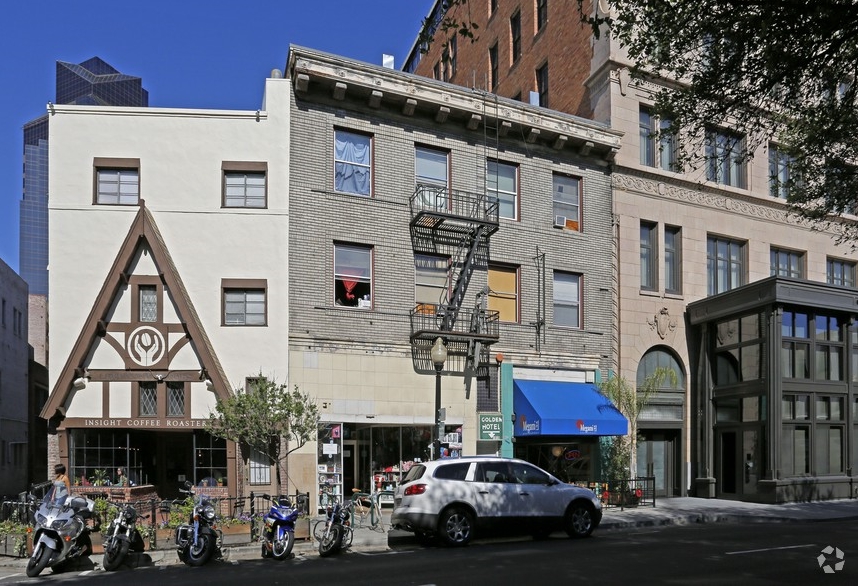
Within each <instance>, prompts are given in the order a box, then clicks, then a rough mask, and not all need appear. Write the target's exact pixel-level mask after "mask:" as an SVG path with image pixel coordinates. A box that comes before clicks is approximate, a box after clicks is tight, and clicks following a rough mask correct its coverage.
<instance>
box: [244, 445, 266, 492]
mask: <svg viewBox="0 0 858 586" xmlns="http://www.w3.org/2000/svg"><path fill="white" fill-rule="evenodd" d="M247 460H248V462H249V463H250V484H271V461H270V460H269V459H268V456H266V455H265V454H263V453H262V452H260V451H259V450H257V449H255V448H251V450H250V455H249V456H248V458H247Z"/></svg>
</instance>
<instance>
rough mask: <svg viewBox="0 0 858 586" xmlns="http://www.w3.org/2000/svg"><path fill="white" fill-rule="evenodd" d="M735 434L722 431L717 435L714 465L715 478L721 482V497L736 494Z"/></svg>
mask: <svg viewBox="0 0 858 586" xmlns="http://www.w3.org/2000/svg"><path fill="white" fill-rule="evenodd" d="M736 453H737V452H736V432H735V431H722V432H720V433H719V434H718V454H717V455H718V462H717V463H716V469H717V471H718V472H717V476H716V477H717V478H718V479H719V480H720V481H721V486H720V490H718V491H717V492H718V493H720V494H721V495H729V496H735V495H736V493H737V484H736V480H737V478H738V474H737V473H736V469H737V466H738V462H737V458H736Z"/></svg>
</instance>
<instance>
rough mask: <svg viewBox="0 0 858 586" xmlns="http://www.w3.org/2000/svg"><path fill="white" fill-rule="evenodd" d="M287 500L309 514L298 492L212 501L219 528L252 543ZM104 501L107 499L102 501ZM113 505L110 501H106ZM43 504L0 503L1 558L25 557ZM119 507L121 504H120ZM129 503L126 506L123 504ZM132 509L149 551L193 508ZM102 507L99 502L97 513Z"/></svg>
mask: <svg viewBox="0 0 858 586" xmlns="http://www.w3.org/2000/svg"><path fill="white" fill-rule="evenodd" d="M276 498H279V499H284V498H285V499H288V500H289V502H290V503H293V504H294V505H295V507H296V508H298V509H299V510H300V511H301V514H302V515H307V514H308V511H309V506H310V494H309V493H297V494H293V495H280V496H279V497H272V496H270V495H267V494H264V493H254V492H251V493H250V496H245V497H227V498H210V499H209V500H210V501H211V503H212V505H213V506H214V508H215V511H217V512H218V516H219V521H218V522H219V524H220V525H232V524H235V523H241V524H248V525H250V539H251V541H253V540H256V539H258V538H259V532H260V531H261V529H262V524H261V523H260V521H261V519H262V517H263V516H264V515H265V514H266V513H267V512H268V510H269V508H270V502H269V500H270V499H276ZM100 500H105V501H106V499H100ZM107 502H108V503H110V501H107ZM40 504H41V499H39V498H35V499H31V500H28V499H27V496H26V494H24V495H19V497H18V500H14V501H3V502H2V503H0V523H5V522H8V523H6V526H0V556H12V557H23V556H25V555H26V549H25V548H23V547H21V539H24V540H26V528H27V527H32V526H33V522H34V512H35V510H36V509H38V507H39V505H40ZM117 504H119V503H117ZM121 504H126V503H121ZM127 504H130V505H131V506H133V507H134V508H135V509H136V510H137V513H138V514H139V515H141V516H142V517H143V518H142V519H141V520H140V521H139V522H138V525H137V526H138V529H139V530H140V532H141V534H144V535H145V536H148V537H149V539H150V548H155V547H157V546H159V545H162V544H159V543H158V540H159V539H162V540H163V539H168V540H169V543H172V537H171V535H170V536H167V535H165V534H164V533H163V532H159V531H158V529H169V530H170V531H169V533H170V534H171V533H172V531H171V530H172V529H173V528H175V527H176V526H177V525H178V524H181V523H186V522H187V521H188V515H189V508H190V507H191V506H192V504H191V501H190V499H174V500H159V499H148V500H141V501H136V502H130V503H127ZM100 509H101V510H103V507H99V506H98V502H97V503H96V512H98V511H99V510H100ZM102 522H104V523H109V522H110V519H104V518H101V519H98V520H97V521H96V523H102ZM159 533H160V534H161V537H160V538H159V537H158V535H159Z"/></svg>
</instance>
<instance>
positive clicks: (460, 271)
mask: <svg viewBox="0 0 858 586" xmlns="http://www.w3.org/2000/svg"><path fill="white" fill-rule="evenodd" d="M483 105H484V107H483V114H484V116H483V129H484V134H485V136H484V141H483V145H484V146H483V151H484V153H483V154H484V155H486V154H488V151H489V149H490V147H489V146H488V143H489V140H490V139H489V133H491V132H492V131H493V132H494V140H495V145H494V147H493V148H491V150H492V151H493V152H495V153H496V152H497V136H498V133H497V126H498V125H497V121H498V117H497V114H498V106H497V97H496V96H494V97H491V96H487V95H486V94H485V93H484V95H483ZM486 160H487V158H486V156H483V157H482V162H481V165H480V167H479V169H478V173H479V176H480V177H481V179H479V180H478V185H481V186H482V190H481V191H480V192H468V191H461V190H453V189H449V188H446V187H439V186H431V185H418V186H417V188H416V189H415V191H414V194H413V195H412V196H411V199H410V208H411V222H410V228H411V242H412V248H413V249H414V252H415V253H417V254H432V255H444V256H448V257H449V258H450V268H449V270H448V273H447V284H446V287H445V288H444V292H443V293H442V295H441V298H440V299H439V300H438V303H437V304H431V303H418V304H417V305H416V306H415V308H414V309H413V310H412V311H411V355H412V359H413V363H414V370H415V371H416V372H418V373H420V374H435V367H434V365H433V364H432V360H431V358H430V350H431V348H432V344H433V343H434V342H435V339H436V338H438V337H441V338H442V339H443V340H444V343H445V345H446V346H447V361H446V362H445V363H444V367H443V370H442V371H441V372H442V373H444V374H451V375H460V376H464V377H465V386H466V388H469V387H470V380H471V378H472V377H474V376H486V375H487V365H488V363H489V348H490V346H491V344H493V343H495V342H497V341H498V337H499V327H498V312H497V311H489V310H487V309H486V302H487V297H488V291H487V290H486V289H483V290H481V291H479V292H478V293H477V294H476V297H475V302H474V304H473V305H472V306H470V307H468V306H466V294H467V292H468V286H469V285H470V283H471V278H472V276H473V274H474V272H475V271H476V270H483V271H485V270H487V268H488V261H489V239H490V237H491V235H492V234H494V233H495V232H497V230H498V227H499V222H498V209H499V204H498V200H497V198H493V197H489V195H488V190H487V189H486Z"/></svg>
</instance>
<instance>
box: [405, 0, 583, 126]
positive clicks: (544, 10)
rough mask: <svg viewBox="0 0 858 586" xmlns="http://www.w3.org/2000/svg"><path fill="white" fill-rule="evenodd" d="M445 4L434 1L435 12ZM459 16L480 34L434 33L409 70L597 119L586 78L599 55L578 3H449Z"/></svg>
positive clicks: (415, 51)
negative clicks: (535, 99) (534, 97)
mask: <svg viewBox="0 0 858 586" xmlns="http://www.w3.org/2000/svg"><path fill="white" fill-rule="evenodd" d="M438 10H440V3H436V5H435V7H434V9H433V13H432V16H433V17H434V15H435V11H438ZM450 15H451V16H452V17H453V18H455V19H456V20H457V21H460V22H461V21H470V22H473V23H474V24H476V25H477V28H476V29H475V30H476V34H475V40H474V41H473V42H471V41H470V40H468V39H465V38H463V37H460V36H457V35H454V34H452V32H451V33H450V34H449V36H448V37H447V38H446V42H445V38H444V33H442V32H441V31H437V32H436V37H437V39H436V42H433V43H431V45H430V46H429V50H428V52H427V53H425V54H423V53H421V52H420V51H421V47H420V46H419V45H417V46H415V47H414V49H413V50H412V52H411V54H410V55H409V57H408V60H407V61H406V64H405V66H404V67H403V70H405V71H409V72H413V73H417V74H418V75H423V76H426V77H431V78H434V79H439V80H442V81H448V82H450V83H455V84H457V85H463V86H467V87H474V88H477V89H484V90H487V91H490V92H492V93H496V94H498V95H499V96H503V97H507V98H514V99H517V100H521V101H524V102H530V101H531V99H530V93H531V92H535V94H536V95H537V96H539V101H538V102H535V103H536V104H538V105H540V106H543V107H548V108H551V109H553V110H560V111H562V112H567V113H569V114H575V115H578V116H582V117H585V118H592V117H593V111H592V106H591V104H590V98H589V91H588V88H587V86H586V84H584V83H582V80H586V79H587V78H588V77H589V75H590V63H591V60H592V58H593V44H592V43H591V29H590V27H589V25H586V24H583V23H581V21H580V18H578V10H577V5H576V4H575V3H574V2H568V1H558V0H554V1H553V2H549V1H548V0H518V1H511V2H510V1H499V0H476V1H474V0H472V1H471V2H468V3H467V4H465V5H464V6H456V7H454V8H452V9H451V11H450Z"/></svg>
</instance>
